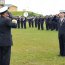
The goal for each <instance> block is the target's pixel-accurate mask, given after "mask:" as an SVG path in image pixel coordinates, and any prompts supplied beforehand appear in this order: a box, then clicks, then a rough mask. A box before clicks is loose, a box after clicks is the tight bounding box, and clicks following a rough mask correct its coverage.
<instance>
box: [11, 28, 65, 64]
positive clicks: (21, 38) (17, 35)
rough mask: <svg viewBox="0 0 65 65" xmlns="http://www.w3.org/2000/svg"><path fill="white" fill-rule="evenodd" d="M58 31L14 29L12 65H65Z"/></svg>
mask: <svg viewBox="0 0 65 65" xmlns="http://www.w3.org/2000/svg"><path fill="white" fill-rule="evenodd" d="M57 34H58V33H57V31H46V30H43V31H42V30H37V29H36V28H35V29H34V28H27V29H26V30H25V29H12V35H13V46H12V54H11V65H65V57H61V56H58V55H59V44H58V35H57Z"/></svg>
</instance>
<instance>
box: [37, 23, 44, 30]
mask: <svg viewBox="0 0 65 65" xmlns="http://www.w3.org/2000/svg"><path fill="white" fill-rule="evenodd" d="M40 27H41V30H43V29H44V28H43V22H38V30H40Z"/></svg>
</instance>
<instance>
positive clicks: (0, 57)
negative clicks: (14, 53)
mask: <svg viewBox="0 0 65 65" xmlns="http://www.w3.org/2000/svg"><path fill="white" fill-rule="evenodd" d="M10 55H11V46H0V65H10Z"/></svg>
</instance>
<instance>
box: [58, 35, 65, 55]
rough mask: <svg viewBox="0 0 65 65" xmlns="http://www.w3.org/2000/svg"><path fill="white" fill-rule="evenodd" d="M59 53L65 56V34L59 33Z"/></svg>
mask: <svg viewBox="0 0 65 65" xmlns="http://www.w3.org/2000/svg"><path fill="white" fill-rule="evenodd" d="M59 47H60V55H61V56H65V34H60V35H59Z"/></svg>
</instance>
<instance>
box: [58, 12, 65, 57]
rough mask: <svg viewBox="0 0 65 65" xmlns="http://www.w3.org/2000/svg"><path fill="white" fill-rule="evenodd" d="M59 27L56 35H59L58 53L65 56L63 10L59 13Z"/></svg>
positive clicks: (64, 18)
mask: <svg viewBox="0 0 65 65" xmlns="http://www.w3.org/2000/svg"><path fill="white" fill-rule="evenodd" d="M59 16H60V18H59V21H58V22H59V25H58V27H59V29H58V37H59V48H60V55H61V56H65V11H60V13H59Z"/></svg>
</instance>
